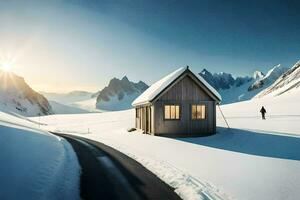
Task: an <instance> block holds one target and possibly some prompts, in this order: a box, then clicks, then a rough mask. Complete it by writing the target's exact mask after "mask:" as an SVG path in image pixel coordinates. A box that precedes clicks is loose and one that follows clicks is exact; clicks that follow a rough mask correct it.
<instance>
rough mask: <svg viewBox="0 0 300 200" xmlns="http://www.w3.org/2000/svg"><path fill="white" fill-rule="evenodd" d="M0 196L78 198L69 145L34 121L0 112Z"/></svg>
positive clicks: (77, 171) (76, 166)
mask: <svg viewBox="0 0 300 200" xmlns="http://www.w3.org/2000/svg"><path fill="white" fill-rule="evenodd" d="M0 163H1V167H0V169H1V170H0V199H80V194H79V177H80V166H79V163H78V161H77V157H76V155H75V152H74V151H73V149H72V147H71V145H70V144H69V143H67V142H66V141H65V140H64V139H61V138H60V137H57V136H54V135H52V134H50V133H48V132H44V131H42V130H40V129H38V124H35V123H32V122H30V121H29V120H26V119H25V118H23V119H22V118H18V117H16V116H12V115H9V114H6V113H3V112H0Z"/></svg>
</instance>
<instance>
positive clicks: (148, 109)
mask: <svg viewBox="0 0 300 200" xmlns="http://www.w3.org/2000/svg"><path fill="white" fill-rule="evenodd" d="M145 132H146V133H151V107H150V106H147V107H146V131H145Z"/></svg>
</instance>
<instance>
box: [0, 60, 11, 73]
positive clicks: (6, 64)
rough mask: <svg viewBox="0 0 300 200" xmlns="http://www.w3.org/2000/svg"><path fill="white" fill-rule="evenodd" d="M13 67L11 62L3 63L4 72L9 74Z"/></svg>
mask: <svg viewBox="0 0 300 200" xmlns="http://www.w3.org/2000/svg"><path fill="white" fill-rule="evenodd" d="M11 67H12V63H10V62H3V63H1V69H2V70H3V71H6V72H9V71H10V70H11Z"/></svg>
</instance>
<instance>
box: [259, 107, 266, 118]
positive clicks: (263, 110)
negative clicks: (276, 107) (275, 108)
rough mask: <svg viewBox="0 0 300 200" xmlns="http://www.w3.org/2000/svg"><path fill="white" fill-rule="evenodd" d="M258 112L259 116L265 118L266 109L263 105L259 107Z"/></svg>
mask: <svg viewBox="0 0 300 200" xmlns="http://www.w3.org/2000/svg"><path fill="white" fill-rule="evenodd" d="M260 113H261V118H262V119H266V116H265V115H266V113H267V111H266V109H265V107H261V109H260Z"/></svg>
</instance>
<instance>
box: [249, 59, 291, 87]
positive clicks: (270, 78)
mask: <svg viewBox="0 0 300 200" xmlns="http://www.w3.org/2000/svg"><path fill="white" fill-rule="evenodd" d="M287 70H288V68H285V67H282V66H281V65H280V64H279V65H277V66H274V67H273V68H272V69H270V70H269V71H268V73H267V74H266V75H263V74H261V75H259V76H257V80H256V81H255V82H254V83H253V84H252V85H251V86H250V87H249V88H248V90H249V91H252V90H255V89H259V88H266V86H270V85H271V84H272V83H274V81H276V80H277V79H278V78H279V77H280V76H281V75H282V74H284V73H285V72H286V71H287Z"/></svg>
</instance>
